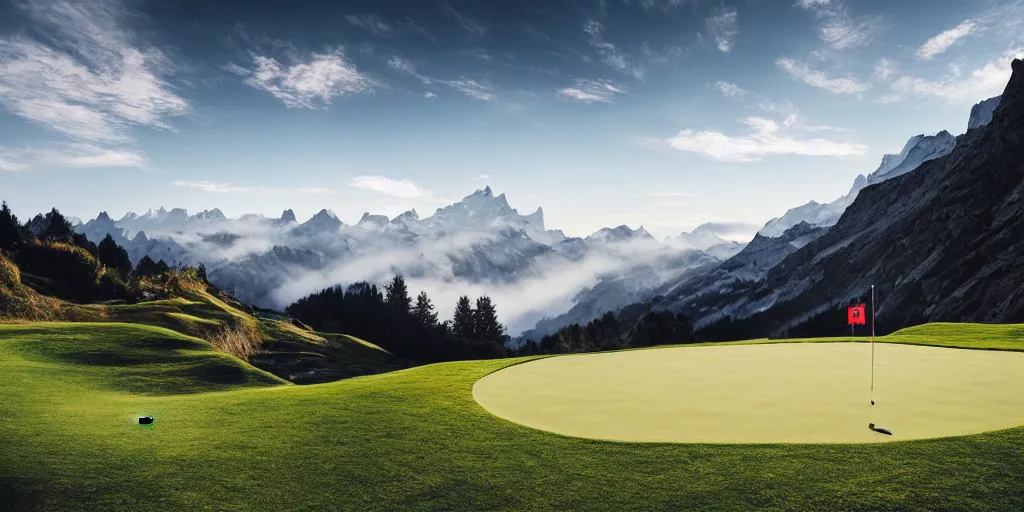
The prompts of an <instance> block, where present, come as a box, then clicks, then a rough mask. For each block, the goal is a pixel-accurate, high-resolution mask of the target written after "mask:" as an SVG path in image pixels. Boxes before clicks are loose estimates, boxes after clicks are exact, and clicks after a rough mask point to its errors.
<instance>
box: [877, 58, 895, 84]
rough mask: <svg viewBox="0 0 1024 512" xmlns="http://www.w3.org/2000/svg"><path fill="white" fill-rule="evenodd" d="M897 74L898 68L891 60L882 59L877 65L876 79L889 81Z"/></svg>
mask: <svg viewBox="0 0 1024 512" xmlns="http://www.w3.org/2000/svg"><path fill="white" fill-rule="evenodd" d="M895 72H896V66H895V65H894V64H893V63H892V61H891V60H889V59H887V58H885V57H882V58H881V59H878V62H876V63H875V78H877V79H879V80H888V79H889V77H891V76H892V75H893V74H894V73H895Z"/></svg>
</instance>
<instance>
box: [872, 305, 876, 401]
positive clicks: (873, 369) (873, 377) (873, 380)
mask: <svg viewBox="0 0 1024 512" xmlns="http://www.w3.org/2000/svg"><path fill="white" fill-rule="evenodd" d="M871 405H875V285H871Z"/></svg>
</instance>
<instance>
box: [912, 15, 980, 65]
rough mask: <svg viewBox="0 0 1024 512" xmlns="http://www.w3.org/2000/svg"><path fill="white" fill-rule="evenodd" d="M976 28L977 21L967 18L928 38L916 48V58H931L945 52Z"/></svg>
mask: <svg viewBox="0 0 1024 512" xmlns="http://www.w3.org/2000/svg"><path fill="white" fill-rule="evenodd" d="M977 29H978V22H976V21H974V20H971V19H968V20H964V21H963V22H962V23H960V24H959V25H957V26H955V27H953V28H951V29H949V30H946V31H945V32H942V33H941V34H939V35H937V36H935V37H933V38H931V39H929V40H928V41H926V42H925V43H924V45H922V46H921V48H919V49H918V50H917V56H918V58H921V59H925V60H931V59H933V58H935V56H936V55H938V54H940V53H943V52H945V51H946V50H948V49H949V48H950V47H951V46H953V44H955V43H956V42H957V41H959V40H961V39H963V38H965V37H967V36H969V35H971V34H973V33H974V32H976V31H977Z"/></svg>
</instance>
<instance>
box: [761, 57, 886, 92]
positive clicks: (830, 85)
mask: <svg viewBox="0 0 1024 512" xmlns="http://www.w3.org/2000/svg"><path fill="white" fill-rule="evenodd" d="M775 64H776V65H777V66H778V67H779V68H780V69H782V70H783V71H785V72H787V73H789V74H790V75H792V76H793V77H794V78H796V79H798V80H800V81H802V82H804V83H806V84H807V85H811V86H814V87H819V88H821V89H825V90H826V91H829V92H831V93H833V94H858V93H862V92H864V91H866V90H868V89H869V88H870V87H871V86H870V85H869V84H866V83H864V82H860V81H858V80H856V79H855V78H852V77H845V78H831V77H829V76H828V75H826V74H825V73H823V72H821V71H815V70H812V69H810V68H808V67H807V64H804V63H802V62H797V61H795V60H793V59H785V58H784V59H779V60H776V61H775Z"/></svg>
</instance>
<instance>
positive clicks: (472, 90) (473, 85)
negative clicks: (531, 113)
mask: <svg viewBox="0 0 1024 512" xmlns="http://www.w3.org/2000/svg"><path fill="white" fill-rule="evenodd" d="M388 67H390V68H391V69H393V70H395V71H398V72H399V73H404V74H407V75H411V76H414V77H416V78H418V79H419V80H420V81H421V82H423V83H424V84H443V85H447V86H448V87H451V88H453V89H455V90H456V91H459V92H461V93H462V94H465V95H466V96H469V97H470V98H474V99H478V100H481V101H494V100H496V99H498V95H497V94H496V93H495V92H494V87H493V86H492V85H490V84H487V83H483V82H478V81H476V80H473V79H469V78H465V77H462V78H459V79H458V80H442V79H440V78H431V77H429V76H426V75H422V74H420V73H419V72H418V71H417V70H416V66H415V65H414V64H413V63H412V62H410V61H409V60H408V59H405V58H402V57H399V56H397V55H396V56H394V57H391V58H390V59H388ZM423 96H424V97H425V98H428V99H429V98H436V97H437V95H436V94H434V93H433V92H429V91H428V92H425V93H424V94H423Z"/></svg>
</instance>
